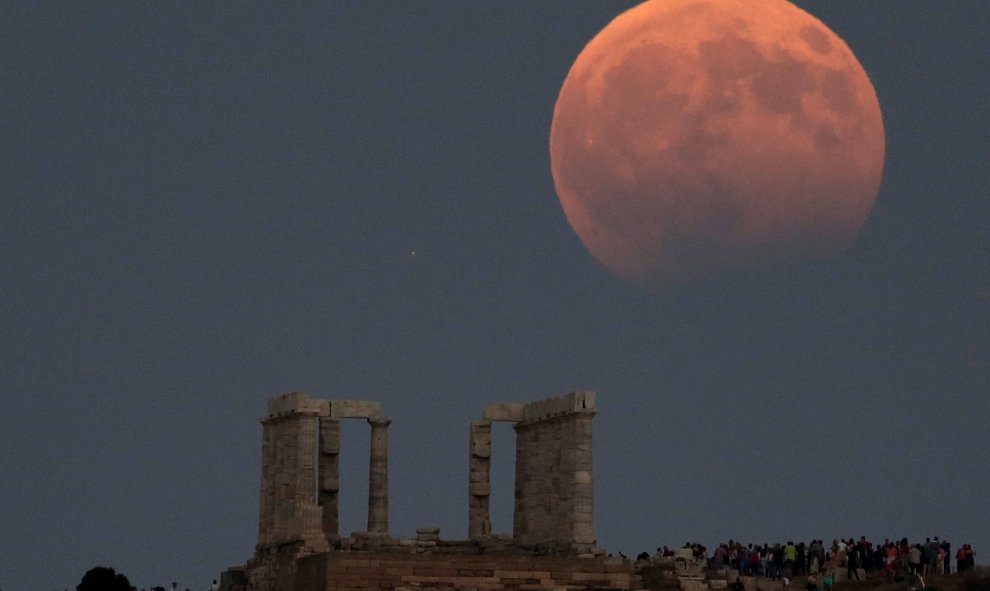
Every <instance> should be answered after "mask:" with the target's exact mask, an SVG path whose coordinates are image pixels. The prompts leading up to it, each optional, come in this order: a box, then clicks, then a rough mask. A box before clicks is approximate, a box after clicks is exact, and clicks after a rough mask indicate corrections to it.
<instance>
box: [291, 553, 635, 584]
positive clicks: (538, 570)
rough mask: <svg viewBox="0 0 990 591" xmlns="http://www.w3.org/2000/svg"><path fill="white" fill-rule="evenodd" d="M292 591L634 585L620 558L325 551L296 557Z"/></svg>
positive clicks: (631, 576)
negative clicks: (297, 558)
mask: <svg viewBox="0 0 990 591" xmlns="http://www.w3.org/2000/svg"><path fill="white" fill-rule="evenodd" d="M296 567H297V570H296V573H295V581H294V585H293V587H292V591H365V590H374V591H381V590H390V589H397V590H400V591H401V590H403V589H412V588H416V589H449V590H464V589H471V590H476V591H544V590H545V591H554V590H557V591H562V590H564V589H568V590H578V589H587V588H591V587H593V588H596V589H622V590H629V589H634V588H637V587H639V585H637V584H636V581H635V580H634V579H636V578H637V577H635V576H634V575H633V572H632V564H631V563H630V562H629V561H628V560H624V559H622V558H605V557H598V558H560V557H542V556H505V555H503V556H499V555H478V556H472V555H456V554H449V555H444V554H402V553H394V554H392V553H378V552H376V553H358V552H327V553H323V554H314V555H311V556H306V557H303V558H300V559H299V560H298V562H297V565H296Z"/></svg>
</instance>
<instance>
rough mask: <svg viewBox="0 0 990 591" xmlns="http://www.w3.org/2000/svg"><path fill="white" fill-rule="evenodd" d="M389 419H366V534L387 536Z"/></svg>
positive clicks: (390, 421)
mask: <svg viewBox="0 0 990 591" xmlns="http://www.w3.org/2000/svg"><path fill="white" fill-rule="evenodd" d="M391 423H392V420H391V419H368V424H369V425H371V461H370V462H369V472H368V533H375V534H386V535H387V534H388V430H387V429H388V426H389V425H390V424H391Z"/></svg>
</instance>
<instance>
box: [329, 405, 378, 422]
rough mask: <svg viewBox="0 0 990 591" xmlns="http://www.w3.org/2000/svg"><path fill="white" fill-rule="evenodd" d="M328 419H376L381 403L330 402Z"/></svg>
mask: <svg viewBox="0 0 990 591" xmlns="http://www.w3.org/2000/svg"><path fill="white" fill-rule="evenodd" d="M329 402H330V417H332V418H335V419H377V418H379V417H381V403H380V402H378V401H377V400H331V401H329Z"/></svg>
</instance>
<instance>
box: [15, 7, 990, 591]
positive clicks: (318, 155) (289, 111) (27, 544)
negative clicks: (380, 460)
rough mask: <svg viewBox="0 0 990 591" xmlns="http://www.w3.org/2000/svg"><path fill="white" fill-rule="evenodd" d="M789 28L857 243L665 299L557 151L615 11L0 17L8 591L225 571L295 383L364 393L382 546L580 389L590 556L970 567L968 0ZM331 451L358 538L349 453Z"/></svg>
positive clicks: (349, 440) (979, 338) (983, 272)
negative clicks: (339, 465)
mask: <svg viewBox="0 0 990 591" xmlns="http://www.w3.org/2000/svg"><path fill="white" fill-rule="evenodd" d="M798 4H799V5H800V6H802V7H803V8H805V9H806V10H808V11H809V12H811V13H812V14H815V15H816V16H817V17H819V18H820V19H821V20H822V21H823V22H825V24H827V25H828V26H829V27H831V28H832V29H833V30H835V31H836V32H837V33H838V34H839V35H840V36H841V37H842V38H843V39H845V41H846V42H847V43H848V44H849V45H850V47H851V48H852V49H853V51H854V52H855V53H856V54H857V56H858V57H859V59H860V61H861V62H862V64H863V66H864V67H865V69H866V71H867V72H868V73H869V75H870V76H871V78H872V80H873V82H874V85H875V87H876V90H877V93H878V96H879V99H880V103H881V107H882V109H883V113H884V117H885V125H886V132H887V162H886V170H885V174H884V180H883V185H882V188H881V192H880V195H879V199H878V202H877V205H876V208H875V211H874V212H873V215H872V216H871V218H870V220H869V222H868V224H867V227H866V228H865V229H864V231H863V233H862V235H861V237H860V239H859V241H858V242H857V243H856V245H855V246H854V247H853V248H852V250H850V251H849V252H848V253H847V254H846V255H844V256H841V257H839V258H836V259H833V260H829V261H819V262H809V263H807V264H801V265H794V266H791V267H787V268H777V269H770V270H764V271H753V272H746V273H735V274H724V275H719V276H716V277H713V278H710V279H707V280H704V281H699V282H696V283H693V284H690V285H686V286H682V287H678V288H674V289H670V290H668V291H665V292H662V293H650V292H646V291H642V290H639V289H637V288H634V287H631V286H629V285H628V284H626V283H624V282H623V281H621V280H620V279H618V278H616V277H615V276H613V275H612V274H610V273H609V272H608V271H607V270H605V269H604V268H602V267H601V266H600V265H598V264H597V263H596V262H595V261H594V260H593V259H592V258H591V257H590V255H588V253H587V252H586V251H585V250H584V248H583V247H582V245H581V243H580V241H579V240H578V238H577V237H576V236H575V235H574V234H573V232H572V231H571V229H570V227H569V226H568V225H567V222H566V220H565V219H564V216H563V214H562V212H561V209H560V205H559V204H558V202H557V200H556V197H555V195H554V189H553V183H552V179H551V176H550V169H549V157H548V153H547V139H548V133H549V125H550V118H551V114H552V110H553V105H554V101H555V99H556V96H557V92H558V90H559V88H560V84H561V83H562V81H563V79H564V76H565V75H566V73H567V70H568V68H569V67H570V65H571V63H572V61H573V60H574V58H575V57H576V56H577V54H578V53H579V52H580V50H581V48H582V47H583V46H584V44H585V43H586V42H587V41H588V40H589V39H591V37H592V36H594V34H595V33H596V32H597V31H598V30H600V29H601V28H602V27H603V26H604V25H605V24H606V23H608V22H609V20H610V19H611V18H613V17H614V16H615V15H617V14H618V13H619V12H621V11H622V10H624V9H625V8H627V7H629V6H631V5H632V3H629V2H600V3H599V2H586V1H582V2H576V3H562V2H553V3H551V2H497V3H490V2H485V3H477V2H453V1H447V2H422V3H384V2H364V1H362V2H346V3H345V2H325V3H317V4H313V5H310V6H299V5H284V6H277V7H275V6H259V5H257V4H215V3H191V2H190V3H158V4H147V3H139V4H130V5H128V4H119V5H117V6H113V5H107V4H103V5H83V4H72V3H36V2H13V3H4V4H3V5H2V6H0V39H3V42H2V50H0V88H2V92H0V108H2V113H3V117H2V118H0V150H2V153H0V165H2V167H3V171H2V174H0V358H2V360H3V362H2V364H0V392H2V396H0V417H2V422H0V424H2V429H0V457H2V466H3V470H0V500H2V503H3V507H2V510H0V548H2V549H3V552H0V587H2V588H3V589H4V590H5V591H6V590H11V591H18V590H33V589H49V588H59V589H61V588H64V587H72V586H74V585H75V584H76V583H77V582H78V581H79V579H80V578H81V576H82V574H83V573H84V572H85V571H86V570H87V569H89V568H91V567H92V566H95V565H97V564H105V565H110V566H113V567H115V568H117V569H118V570H119V571H121V572H123V573H125V574H126V575H127V576H129V577H130V578H131V581H132V582H133V583H134V584H136V585H137V586H138V587H139V588H142V587H144V588H147V587H149V586H151V585H157V584H161V585H167V584H168V582H170V581H172V580H175V581H178V583H179V586H180V588H185V587H189V588H191V589H203V588H205V587H206V586H207V585H208V584H209V581H210V580H211V579H213V578H215V577H217V576H218V574H219V572H220V571H221V570H222V569H224V568H226V567H228V566H230V565H233V564H239V563H243V562H244V561H245V560H246V559H247V558H248V557H249V556H250V555H251V553H252V551H253V546H254V543H255V541H256V527H257V526H256V521H257V497H258V476H259V472H258V471H259V457H260V451H259V436H260V426H259V425H258V422H257V420H258V418H259V417H260V416H261V414H262V413H263V409H264V402H265V400H266V399H267V398H268V397H269V396H272V395H275V394H278V393H281V392H285V391H288V390H293V389H306V390H308V391H310V392H311V393H312V394H313V395H314V396H319V397H327V398H370V399H379V400H381V401H382V403H383V408H384V412H385V413H386V414H387V415H389V416H391V417H392V418H393V419H394V423H393V425H392V426H391V427H390V446H391V454H390V467H391V477H390V479H391V493H392V496H391V509H392V526H393V527H392V529H393V532H394V533H395V534H398V535H412V534H413V533H414V528H415V527H417V526H424V525H436V526H440V527H442V533H443V535H444V536H445V537H448V538H461V537H464V536H465V535H466V528H467V519H466V506H467V500H466V499H467V493H466V486H467V450H466V446H467V424H468V422H469V421H470V420H472V419H474V418H477V417H478V416H479V413H480V410H481V408H482V407H483V406H484V405H485V404H487V403H490V402H494V401H527V400H532V399H536V398H540V397H544V396H549V395H554V394H559V393H563V392H565V391H568V390H573V389H592V390H596V391H597V392H598V395H599V399H598V400H599V401H598V406H599V414H598V416H597V418H596V424H595V429H596V433H595V434H596V450H595V451H596V464H595V469H596V474H595V478H596V495H597V498H596V501H597V507H596V509H597V513H596V530H597V534H598V536H599V540H600V544H601V545H602V546H603V547H604V548H606V549H608V550H610V551H613V552H618V551H622V552H625V553H627V554H628V553H636V552H639V551H642V550H652V549H654V548H655V547H656V546H658V545H661V544H671V545H672V544H681V543H683V542H685V541H688V540H697V541H701V542H704V543H708V544H714V543H715V542H717V541H719V540H725V539H728V538H730V537H731V538H735V539H741V540H746V541H753V542H764V541H770V542H772V541H776V540H784V539H785V538H788V539H804V540H808V539H810V538H812V537H815V538H825V539H828V540H831V539H832V538H836V537H847V536H856V537H858V536H860V535H867V536H870V537H873V538H877V537H884V536H890V537H893V536H902V535H906V536H910V537H924V536H928V535H940V536H943V537H948V538H949V539H950V540H951V541H952V542H953V543H961V542H970V543H973V544H974V545H975V546H976V550H977V552H978V558H979V559H980V560H981V561H983V560H985V556H986V555H987V553H988V552H990V508H988V507H990V503H988V500H990V497H988V493H987V490H988V489H990V480H988V478H987V474H988V473H990V446H988V445H987V436H986V429H987V425H988V421H990V402H988V399H987V394H988V389H987V384H988V378H990V310H988V308H990V263H988V260H987V253H988V252H990V203H988V199H987V187H990V178H988V176H990V166H988V163H990V139H988V138H990V112H988V107H987V105H988V104H990V103H988V101H987V96H988V94H990V93H988V90H990V78H988V77H987V76H986V72H987V71H988V70H990V68H988V66H990V28H988V27H987V26H986V23H987V22H988V21H990V4H988V3H986V2H982V1H979V0H973V1H968V2H967V1H964V2H953V3H935V2H921V1H904V0H897V1H887V2H869V3H863V2H859V1H858V0H846V1H824V0H818V1H812V0H803V1H801V2H798ZM413 251H414V252H415V256H413V255H412V254H411V253H412V252H413ZM511 437H512V433H511V430H508V429H502V430H499V432H498V433H497V440H496V450H495V453H496V468H497V470H496V474H495V486H496V492H495V495H496V512H495V527H496V529H497V530H502V531H505V530H508V529H509V528H510V525H511V518H510V516H509V512H510V510H511V508H510V506H509V505H510V503H511V473H510V472H509V470H510V468H511V459H509V460H507V459H506V457H507V456H508V455H510V454H511V445H512V439H511ZM344 443H345V450H344V466H343V474H344V479H343V483H342V486H343V488H344V495H345V497H344V500H343V508H344V515H343V523H344V527H345V528H346V529H348V531H351V530H359V529H362V528H363V527H364V518H365V514H364V502H365V501H364V498H363V495H365V494H366V489H365V488H363V487H364V486H366V484H363V483H366V482H367V473H366V472H367V432H366V429H365V428H364V426H363V425H351V426H348V428H347V429H346V431H345V440H344ZM500 453H501V454H502V455H501V456H499V454H500Z"/></svg>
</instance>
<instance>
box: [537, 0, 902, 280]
mask: <svg viewBox="0 0 990 591" xmlns="http://www.w3.org/2000/svg"><path fill="white" fill-rule="evenodd" d="M884 150H885V144H884V130H883V119H882V117H881V114H880V104H879V103H878V101H877V96H876V92H875V91H874V89H873V85H872V84H871V83H870V80H869V78H868V77H867V75H866V72H865V71H864V70H863V67H862V66H861V65H860V64H859V62H858V61H857V59H856V56H854V55H853V53H852V51H850V49H849V47H847V46H846V44H845V43H844V42H843V41H842V39H840V38H839V37H838V36H837V35H836V34H835V33H833V32H832V31H831V30H830V29H829V28H828V27H826V26H825V25H824V24H822V23H821V22H820V21H818V20H817V19H816V18H814V17H813V16H811V15H809V14H808V13H806V12H804V11H803V10H801V9H799V8H798V7H796V6H794V5H793V4H791V3H789V2H786V1H785V0H652V1H650V2H646V3H644V4H641V5H639V6H637V7H634V8H632V9H630V10H628V11H626V12H624V13H623V14H621V15H619V16H618V17H617V18H616V19H615V20H613V21H612V22H611V23H610V24H609V25H608V26H607V27H605V29H603V30H602V31H601V32H600V33H599V34H598V35H597V36H595V38H594V39H592V40H591V42H590V43H588V45H587V46H586V47H585V48H584V50H583V51H582V52H581V54H580V55H579V56H578V58H577V60H576V61H575V62H574V65H573V66H572V67H571V69H570V72H568V74H567V78H566V79H565V80H564V84H563V87H562V88H561V90H560V96H559V97H558V99H557V104H556V106H555V108H554V113H553V123H552V125H551V130H550V160H551V167H552V172H553V180H554V186H555V187H556V190H557V195H558V196H559V198H560V203H561V205H562V206H563V209H564V214H565V215H566V216H567V220H568V222H569V223H570V224H571V227H572V228H574V231H575V232H576V233H577V235H578V236H579V237H580V238H581V241H582V242H583V243H584V245H585V246H586V247H587V248H588V250H589V251H590V252H591V253H592V255H594V256H595V258H597V259H598V260H599V261H601V262H602V263H603V264H604V265H605V266H606V267H608V268H609V269H611V270H612V271H613V272H615V273H616V274H618V275H619V276H621V277H623V278H625V279H627V280H629V281H631V282H632V283H635V284H638V285H641V286H645V287H648V288H658V287H663V286H667V285H672V284H677V283H684V282H687V281H692V280H695V279H698V278H701V277H705V276H708V275H712V274H715V273H718V272H720V271H724V270H739V269H748V268H756V267H768V266H774V265H780V264H786V263H791V262H795V261H800V260H807V259H821V258H828V257H831V256H835V255H836V254H839V253H841V252H843V251H844V250H846V249H847V248H848V247H849V246H850V245H851V244H852V242H853V241H854V240H855V238H856V235H857V234H858V233H859V231H860V229H861V228H862V226H863V224H864V223H865V221H866V218H867V216H868V215H869V213H870V210H871V209H872V207H873V203H874V201H875V200H876V196H877V192H878V190H879V188H880V179H881V176H882V173H883V161H884Z"/></svg>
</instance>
